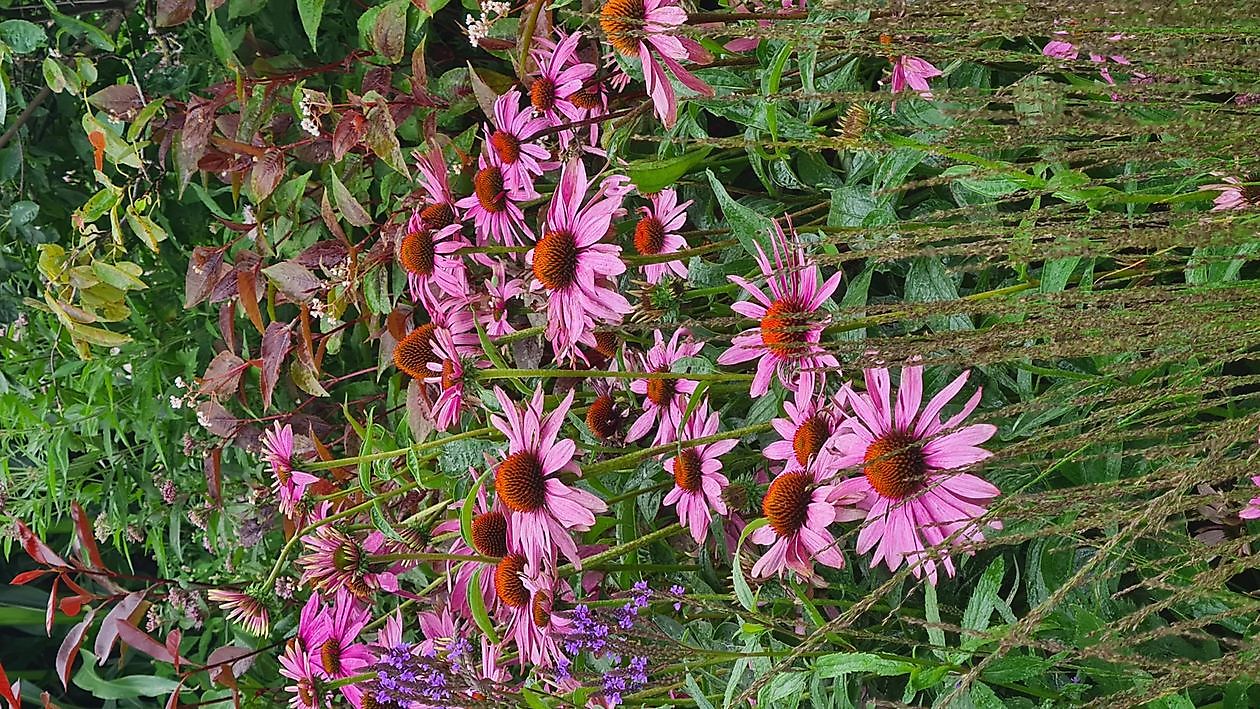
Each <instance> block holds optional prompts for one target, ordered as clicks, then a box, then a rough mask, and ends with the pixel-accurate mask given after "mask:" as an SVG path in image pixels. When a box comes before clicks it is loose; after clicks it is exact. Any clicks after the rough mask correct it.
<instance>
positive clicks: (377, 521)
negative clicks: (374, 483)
mask: <svg viewBox="0 0 1260 709" xmlns="http://www.w3.org/2000/svg"><path fill="white" fill-rule="evenodd" d="M381 504H382V503H381V501H380V500H373V501H372V508H371V510H369V513H370V514H371V516H372V524H373V526H375V527H376V528H377V529H378V530H380V532H381V534H384V535H385V536H387V537H389V538H390V539H392V540H394V541H396V542H402V543H404V544H405V543H407V540H406V539H404V538H403V536H402V535H401V534H399V533H398V530H396V529H394V527H393V525H391V524H390V523H389V520H388V519H386V518H385V513H384V512H383V511H381Z"/></svg>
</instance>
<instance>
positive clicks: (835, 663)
mask: <svg viewBox="0 0 1260 709" xmlns="http://www.w3.org/2000/svg"><path fill="white" fill-rule="evenodd" d="M914 668H915V665H913V664H911V663H909V662H904V661H902V660H890V659H887V658H884V657H880V656H879V655H872V654H871V653H869V652H838V653H835V654H832V655H824V656H823V657H820V658H818V661H817V662H815V663H814V672H816V673H817V674H818V676H819V677H839V676H840V675H843V674H848V673H850V672H860V673H863V674H873V675H879V676H880V677H892V676H894V675H906V674H910V672H911V671H912V670H913V669H914Z"/></svg>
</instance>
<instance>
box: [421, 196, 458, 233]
mask: <svg viewBox="0 0 1260 709" xmlns="http://www.w3.org/2000/svg"><path fill="white" fill-rule="evenodd" d="M420 221H421V223H423V224H424V226H425V228H427V229H432V230H433V231H439V230H441V229H443V228H445V227H448V226H450V225H452V224H454V223H455V210H454V209H452V208H451V205H449V204H446V203H445V202H443V203H441V204H430V205H429V206H427V207H425V208H424V209H422V210H420Z"/></svg>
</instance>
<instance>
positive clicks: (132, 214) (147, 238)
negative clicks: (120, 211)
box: [127, 207, 166, 253]
mask: <svg viewBox="0 0 1260 709" xmlns="http://www.w3.org/2000/svg"><path fill="white" fill-rule="evenodd" d="M127 224H128V225H130V226H131V230H132V231H134V232H135V233H136V236H138V237H140V238H141V239H143V240H144V243H145V244H146V245H148V247H149V249H150V250H151V251H153V252H154V253H157V250H158V243H159V242H162V241H165V240H166V230H165V229H163V228H162V227H160V226H158V225H157V222H155V221H153V220H152V219H150V218H148V217H147V216H145V215H143V214H141V213H139V212H137V211H136V209H135V207H128V208H127Z"/></svg>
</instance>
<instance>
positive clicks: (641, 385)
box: [626, 328, 704, 446]
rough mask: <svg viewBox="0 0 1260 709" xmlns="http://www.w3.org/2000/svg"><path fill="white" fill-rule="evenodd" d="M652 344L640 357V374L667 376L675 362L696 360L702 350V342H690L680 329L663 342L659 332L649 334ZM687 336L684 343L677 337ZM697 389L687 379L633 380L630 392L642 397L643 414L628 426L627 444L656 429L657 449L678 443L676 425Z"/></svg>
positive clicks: (688, 333) (655, 444)
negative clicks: (641, 364)
mask: <svg viewBox="0 0 1260 709" xmlns="http://www.w3.org/2000/svg"><path fill="white" fill-rule="evenodd" d="M652 337H653V338H654V340H655V344H654V345H653V346H652V348H651V349H649V350H648V351H647V353H646V354H645V355H643V371H645V372H653V373H666V372H670V371H672V370H673V367H674V363H676V362H678V361H679V360H683V359H686V358H688V357H695V356H696V355H697V354H699V352H700V350H701V349H702V348H703V347H704V343H701V342H693V341H692V340H691V333H690V332H689V331H688V330H687V329H686V328H679V329H677V330H675V331H674V334H673V335H672V336H671V337H670V338H669V342H668V343H666V342H665V338H664V336H663V335H662V334H661V331H660V330H656V331H654V332H653V333H652ZM681 337H686V338H687V340H686V341H685V342H681V343H680V342H679V338H681ZM695 390H696V383H695V382H693V381H690V380H687V379H672V378H670V379H665V378H654V379H635V380H634V381H632V382H631V383H630V391H632V392H634V393H636V394H639V395H641V396H643V414H642V415H640V416H639V418H638V419H636V420H635V422H634V423H633V424H631V425H630V430H629V431H628V432H627V433H626V440H627V441H637V440H639V439H640V438H642V437H643V436H644V435H646V434H647V432H648V431H650V430H652V427H653V426H656V437H655V438H654V439H653V440H652V445H654V446H659V445H664V444H666V443H672V442H673V441H676V440H678V425H679V424H680V423H682V415H683V413H684V412H685V411H686V410H687V401H688V400H689V399H690V398H691V395H692V393H694V392H695Z"/></svg>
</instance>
